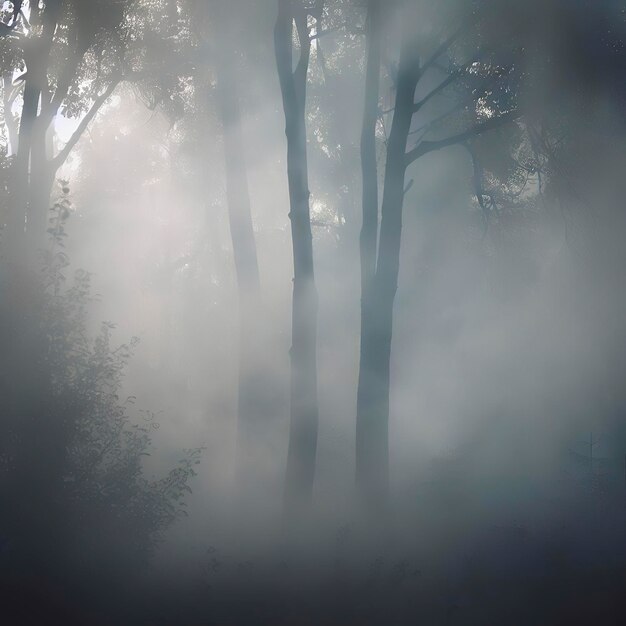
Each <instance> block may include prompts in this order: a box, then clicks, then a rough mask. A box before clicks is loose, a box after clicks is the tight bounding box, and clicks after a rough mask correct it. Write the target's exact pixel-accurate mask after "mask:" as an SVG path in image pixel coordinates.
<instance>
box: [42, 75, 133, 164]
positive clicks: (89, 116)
mask: <svg viewBox="0 0 626 626" xmlns="http://www.w3.org/2000/svg"><path fill="white" fill-rule="evenodd" d="M120 80H121V79H120V78H116V79H113V80H111V82H110V83H109V86H108V87H107V88H106V90H105V91H104V92H103V93H102V94H101V95H99V96H98V97H97V98H96V99H95V100H94V103H93V104H92V105H91V108H90V109H89V111H87V113H86V114H85V116H84V117H83V119H82V120H81V121H80V124H79V125H78V126H77V127H76V130H75V131H74V132H73V133H72V136H71V137H70V138H69V140H68V142H67V143H66V144H65V146H63V149H62V150H61V151H60V152H59V153H58V154H57V155H56V156H55V157H54V158H53V159H52V161H51V165H52V167H53V168H54V170H55V171H56V170H58V169H59V168H60V167H61V166H62V165H63V163H65V161H66V160H67V158H68V156H69V155H70V152H71V151H72V149H73V148H74V146H75V145H76V144H77V143H78V140H79V139H80V138H81V137H82V135H83V133H84V132H85V130H86V129H87V127H88V126H89V124H90V123H91V121H92V120H93V119H94V117H96V115H97V114H98V111H99V110H100V109H101V108H102V105H103V104H104V103H105V102H106V101H107V100H108V99H109V97H110V96H111V95H112V94H113V92H114V91H115V88H116V87H117V86H118V85H119V83H120Z"/></svg>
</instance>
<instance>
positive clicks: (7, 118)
mask: <svg viewBox="0 0 626 626" xmlns="http://www.w3.org/2000/svg"><path fill="white" fill-rule="evenodd" d="M12 92H13V72H4V73H3V74H2V108H3V111H4V124H5V126H6V127H7V138H8V140H9V149H10V151H9V154H10V155H13V154H15V153H16V152H17V145H18V141H17V135H18V129H17V124H16V122H15V118H14V117H13V113H12V112H11V108H12V106H13V100H14V98H13V97H12Z"/></svg>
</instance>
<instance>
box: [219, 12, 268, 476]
mask: <svg viewBox="0 0 626 626" xmlns="http://www.w3.org/2000/svg"><path fill="white" fill-rule="evenodd" d="M224 9H225V6H224V5H223V4H219V3H218V6H216V16H219V17H220V18H221V19H220V20H219V24H220V25H221V32H215V36H216V43H217V45H216V47H215V60H216V73H217V101H218V112H219V115H220V118H221V124H222V129H223V141H224V162H225V174H226V196H227V202H228V217H229V223H230V234H231V240H232V245H233V255H234V258H235V271H236V275H237V285H238V290H239V381H238V393H237V399H238V409H237V413H238V442H237V444H238V475H239V481H240V483H241V486H243V487H246V486H249V485H251V484H252V483H255V482H256V481H255V480H254V478H255V476H256V472H257V470H258V468H257V467H256V465H255V461H254V459H255V449H256V445H255V444H257V443H258V442H259V441H260V440H261V439H263V435H264V432H263V431H264V428H265V426H266V424H264V422H265V420H264V419H263V418H264V417H266V415H265V413H266V406H265V398H266V397H267V392H266V390H265V389H264V388H263V386H264V381H263V376H262V371H263V367H264V364H263V363H262V362H261V359H262V358H263V355H262V349H261V345H260V343H261V342H260V336H259V334H260V331H261V325H260V323H259V316H260V315H261V312H260V310H259V309H260V304H261V303H260V280H259V266H258V259H257V248H256V241H255V238H254V229H253V224H252V213H251V210H250V192H249V186H248V173H247V169H246V159H245V150H244V139H243V133H242V127H241V110H240V102H239V93H238V84H237V80H235V78H234V76H233V71H234V67H233V66H232V65H231V66H229V64H228V59H227V58H225V56H224V53H225V51H226V50H227V46H228V42H227V41H224V34H226V33H229V32H231V31H230V29H229V28H227V26H229V25H230V24H231V23H232V22H231V20H229V19H228V17H229V16H225V15H224V13H225V12H226V11H227V10H228V9H227V8H226V10H224ZM216 21H217V20H216Z"/></svg>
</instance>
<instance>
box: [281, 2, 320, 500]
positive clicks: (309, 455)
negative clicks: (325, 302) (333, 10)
mask: <svg viewBox="0 0 626 626" xmlns="http://www.w3.org/2000/svg"><path fill="white" fill-rule="evenodd" d="M307 18H308V15H307V13H306V11H305V10H304V9H303V8H301V7H296V6H295V3H293V2H291V1H290V0H278V18H277V21H276V28H275V30H274V45H275V52H276V65H277V69H278V76H279V79H280V87H281V92H282V98H283V108H284V112H285V134H286V136H287V176H288V180H289V203H290V213H289V218H290V220H291V237H292V244H293V261H294V280H293V309H292V330H291V333H292V346H291V423H290V431H289V450H288V456H287V473H286V482H285V504H286V506H287V507H288V508H291V507H293V506H294V505H297V504H299V503H305V502H307V501H309V500H310V498H311V494H312V490H313V479H314V475H315V457H316V452H317V431H318V420H319V409H318V403H317V308H318V296H317V289H316V286H315V274H314V268H313V237H312V233H311V219H310V207H309V196H310V193H309V181H308V166H307V146H306V124H305V100H306V80H307V71H308V65H309V55H310V49H311V43H310V39H309V31H308V27H307ZM294 22H295V24H296V27H297V31H298V37H299V40H300V58H299V60H298V64H297V66H296V68H295V70H294V69H292V36H293V24H294Z"/></svg>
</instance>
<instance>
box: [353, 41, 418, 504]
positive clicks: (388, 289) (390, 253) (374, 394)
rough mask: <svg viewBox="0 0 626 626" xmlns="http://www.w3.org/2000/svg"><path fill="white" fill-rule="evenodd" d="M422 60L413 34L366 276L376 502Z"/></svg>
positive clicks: (360, 431)
mask: <svg viewBox="0 0 626 626" xmlns="http://www.w3.org/2000/svg"><path fill="white" fill-rule="evenodd" d="M417 61H418V59H417V56H416V54H415V51H414V49H413V47H412V46H411V45H410V43H409V40H408V38H407V40H406V41H405V43H404V45H403V47H402V52H401V57H400V64H399V70H398V77H397V83H396V85H397V91H396V103H395V109H394V115H393V122H392V126H391V132H390V135H389V141H388V145H387V161H386V169H385V179H384V191H383V201H382V209H381V224H380V241H379V246H378V256H377V263H376V266H375V269H370V271H372V272H373V274H372V275H371V280H370V281H366V286H365V287H366V288H365V289H364V292H363V295H362V313H361V354H360V369H359V383H358V391H357V423H356V482H357V489H358V491H359V494H360V496H361V497H362V498H363V499H364V500H365V501H366V503H368V504H370V505H371V506H372V507H374V506H375V507H380V505H381V504H383V505H384V503H385V502H386V500H387V497H388V488H389V451H388V440H389V381H390V378H389V372H390V361H391V339H392V330H393V302H394V298H395V294H396V290H397V285H398V270H399V261H400V240H401V234H402V206H403V201H404V174H405V171H406V157H405V152H406V144H407V138H408V133H409V129H410V127H411V119H412V116H413V97H414V93H415V87H416V85H417V80H418V78H419V64H418V62H417ZM364 210H365V205H364ZM369 245H370V246H371V241H370V243H369ZM369 267H370V266H366V268H365V269H368V268H369Z"/></svg>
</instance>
